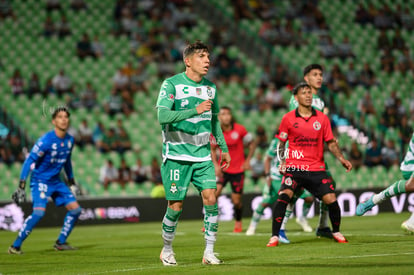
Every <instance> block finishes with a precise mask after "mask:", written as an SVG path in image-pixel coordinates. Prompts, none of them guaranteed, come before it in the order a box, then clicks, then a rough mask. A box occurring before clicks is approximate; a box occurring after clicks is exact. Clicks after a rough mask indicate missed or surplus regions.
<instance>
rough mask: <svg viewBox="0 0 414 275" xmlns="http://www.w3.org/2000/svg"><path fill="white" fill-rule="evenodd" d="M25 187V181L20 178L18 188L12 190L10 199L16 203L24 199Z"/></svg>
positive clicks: (22, 201)
mask: <svg viewBox="0 0 414 275" xmlns="http://www.w3.org/2000/svg"><path fill="white" fill-rule="evenodd" d="M25 187H26V182H25V181H24V180H21V181H20V183H19V188H17V190H16V191H14V193H13V195H12V200H13V201H14V202H15V203H16V204H22V203H24V202H25V201H26V192H25V191H24V188H25Z"/></svg>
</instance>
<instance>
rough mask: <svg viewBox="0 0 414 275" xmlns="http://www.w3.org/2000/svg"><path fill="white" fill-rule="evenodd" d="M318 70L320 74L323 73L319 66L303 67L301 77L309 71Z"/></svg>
mask: <svg viewBox="0 0 414 275" xmlns="http://www.w3.org/2000/svg"><path fill="white" fill-rule="evenodd" d="M315 69H317V70H320V71H321V72H323V68H322V66H321V65H319V64H310V65H308V66H306V67H305V69H303V76H305V75H307V74H308V73H309V72H310V71H312V70H315Z"/></svg>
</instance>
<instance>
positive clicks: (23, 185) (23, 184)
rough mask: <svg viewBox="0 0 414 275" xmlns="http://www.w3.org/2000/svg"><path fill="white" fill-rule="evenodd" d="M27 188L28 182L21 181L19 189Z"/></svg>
mask: <svg viewBox="0 0 414 275" xmlns="http://www.w3.org/2000/svg"><path fill="white" fill-rule="evenodd" d="M25 187H26V181H25V180H20V182H19V188H21V189H24V188H25Z"/></svg>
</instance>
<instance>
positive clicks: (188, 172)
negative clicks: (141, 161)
mask: <svg viewBox="0 0 414 275" xmlns="http://www.w3.org/2000/svg"><path fill="white" fill-rule="evenodd" d="M161 177H162V183H163V185H164V190H165V197H166V199H167V200H169V201H172V200H178V201H181V200H184V198H185V196H186V194H187V191H188V187H189V185H190V182H192V183H193V184H194V186H195V187H196V188H197V190H198V191H199V192H200V193H201V191H203V190H204V189H217V184H216V174H215V171H214V164H213V162H212V161H203V162H190V161H181V160H171V159H167V160H166V161H165V162H164V163H163V164H162V165H161Z"/></svg>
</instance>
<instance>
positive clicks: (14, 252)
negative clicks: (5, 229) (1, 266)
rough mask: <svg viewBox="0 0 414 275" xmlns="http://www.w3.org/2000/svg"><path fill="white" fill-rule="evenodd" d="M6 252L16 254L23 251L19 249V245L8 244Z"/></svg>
mask: <svg viewBox="0 0 414 275" xmlns="http://www.w3.org/2000/svg"><path fill="white" fill-rule="evenodd" d="M8 252H9V254H16V255H21V254H23V251H22V250H21V249H20V247H14V246H10V247H9V250H8Z"/></svg>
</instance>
